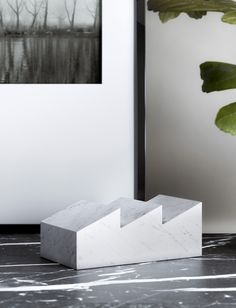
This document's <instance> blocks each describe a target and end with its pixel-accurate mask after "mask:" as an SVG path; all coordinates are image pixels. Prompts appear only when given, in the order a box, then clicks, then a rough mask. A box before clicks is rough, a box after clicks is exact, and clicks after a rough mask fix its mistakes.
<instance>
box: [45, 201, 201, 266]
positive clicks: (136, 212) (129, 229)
mask: <svg viewBox="0 0 236 308" xmlns="http://www.w3.org/2000/svg"><path fill="white" fill-rule="evenodd" d="M201 254H202V204H201V202H198V201H192V200H186V199H180V198H174V197H169V196H164V195H159V196H157V197H155V198H153V199H151V200H150V201H147V202H142V201H137V200H132V199H126V198H121V199H118V200H116V201H114V202H112V203H110V204H99V203H93V202H88V201H80V202H78V203H76V204H74V205H71V206H69V207H67V208H66V209H64V210H62V211H60V212H58V213H56V214H54V215H52V216H51V217H49V218H47V219H45V220H43V221H42V223H41V256H42V257H44V258H46V259H49V260H52V261H55V262H58V263H61V264H63V265H66V266H68V267H72V268H74V269H86V268H95V267H104V266H113V265H123V264H132V263H139V262H150V261H158V260H169V259H178V258H187V257H195V256H201Z"/></svg>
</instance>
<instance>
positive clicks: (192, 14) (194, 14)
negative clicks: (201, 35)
mask: <svg viewBox="0 0 236 308" xmlns="http://www.w3.org/2000/svg"><path fill="white" fill-rule="evenodd" d="M186 14H188V16H189V17H191V18H195V19H200V18H202V17H203V16H205V15H206V14H207V11H199V12H197V11H196V12H186Z"/></svg>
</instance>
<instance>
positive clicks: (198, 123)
mask: <svg viewBox="0 0 236 308" xmlns="http://www.w3.org/2000/svg"><path fill="white" fill-rule="evenodd" d="M221 16H222V14H219V13H209V14H208V15H207V17H204V18H203V19H201V20H194V19H190V18H189V17H187V16H186V15H185V14H182V15H181V16H180V17H178V18H177V19H175V20H172V21H169V22H168V23H166V24H161V22H160V21H159V18H158V16H157V14H154V13H151V12H148V13H147V136H148V140H147V188H148V191H147V197H151V196H153V195H155V194H156V193H157V192H161V193H164V194H170V195H176V196H180V197H184V198H189V199H196V200H202V201H203V204H204V207H203V219H204V228H203V231H204V232H234V231H235V223H236V206H235V205H236V172H235V171H236V168H235V166H236V165H235V153H236V138H235V137H232V136H230V135H227V134H224V133H223V132H221V131H220V130H218V128H217V127H216V126H215V125H214V120H215V116H216V113H217V111H218V110H219V108H220V107H222V106H223V105H226V104H228V103H231V102H235V101H236V91H235V90H229V91H223V92H216V93H211V94H206V93H203V92H202V91H201V85H202V80H201V78H200V69H199V65H200V64H201V63H203V62H205V61H209V60H210V61H223V62H229V63H236V44H235V37H236V26H233V25H229V24H226V23H222V22H221Z"/></svg>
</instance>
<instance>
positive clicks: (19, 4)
mask: <svg viewBox="0 0 236 308" xmlns="http://www.w3.org/2000/svg"><path fill="white" fill-rule="evenodd" d="M7 3H8V6H9V7H10V9H11V10H12V11H13V13H14V14H15V15H16V30H17V31H19V29H20V14H21V12H22V10H23V8H24V2H23V0H15V1H14V2H9V1H8V0H7Z"/></svg>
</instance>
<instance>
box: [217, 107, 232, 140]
mask: <svg viewBox="0 0 236 308" xmlns="http://www.w3.org/2000/svg"><path fill="white" fill-rule="evenodd" d="M215 124H216V126H217V127H218V128H219V129H220V130H222V131H223V132H225V133H229V134H231V135H233V136H235V135H236V103H232V104H230V105H227V106H224V107H222V108H221V109H220V110H219V112H218V114H217V116H216V120H215Z"/></svg>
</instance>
